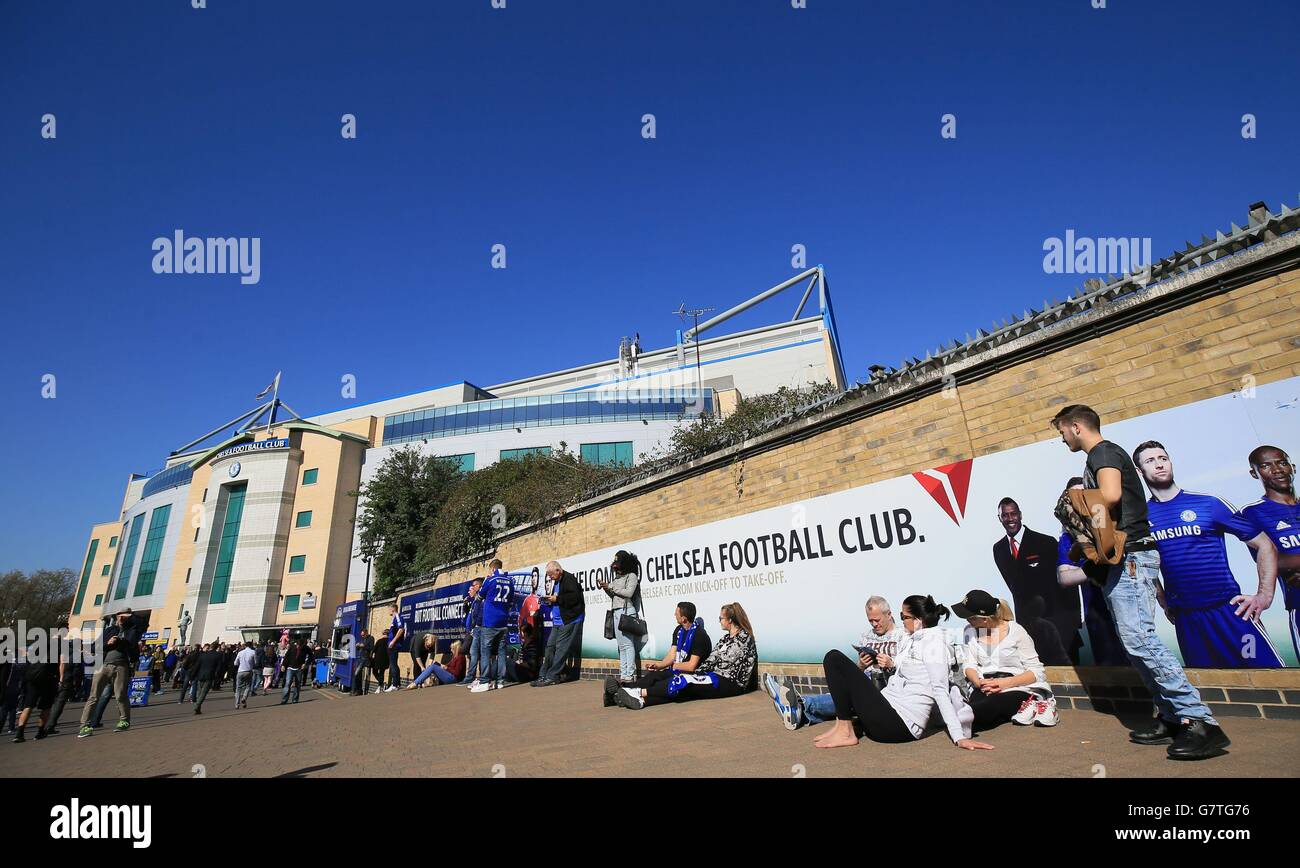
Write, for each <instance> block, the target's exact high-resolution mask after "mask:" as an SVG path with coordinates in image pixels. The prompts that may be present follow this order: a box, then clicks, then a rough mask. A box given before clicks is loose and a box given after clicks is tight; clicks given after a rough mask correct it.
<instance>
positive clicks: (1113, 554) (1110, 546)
mask: <svg viewBox="0 0 1300 868" xmlns="http://www.w3.org/2000/svg"><path fill="white" fill-rule="evenodd" d="M1055 513H1056V517H1057V518H1058V519H1060V521H1061V524H1063V525H1065V528H1066V530H1068V531H1069V533H1070V535H1071V536H1072V537H1074V545H1073V546H1072V547H1071V548H1070V557H1071V558H1073V559H1078V558H1080V557H1085V558H1087V559H1088V560H1089V561H1090V562H1091V563H1094V564H1098V565H1106V566H1114V565H1115V564H1117V563H1119V562H1120V561H1122V560H1124V543H1125V541H1126V540H1127V539H1128V534H1126V533H1124V531H1122V530H1119V529H1118V528H1116V527H1115V523H1114V522H1113V521H1111V518H1110V510H1109V509H1108V508H1107V507H1106V503H1105V501H1103V500H1102V498H1101V492H1100V491H1098V490H1097V489H1095V488H1067V489H1066V490H1065V491H1063V492H1061V497H1060V499H1059V500H1057V502H1056V510H1055Z"/></svg>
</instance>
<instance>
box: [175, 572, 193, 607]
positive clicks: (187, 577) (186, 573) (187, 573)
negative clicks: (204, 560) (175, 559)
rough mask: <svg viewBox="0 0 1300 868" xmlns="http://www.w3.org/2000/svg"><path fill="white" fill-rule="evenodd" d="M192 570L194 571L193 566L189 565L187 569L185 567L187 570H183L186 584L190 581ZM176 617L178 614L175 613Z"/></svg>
mask: <svg viewBox="0 0 1300 868" xmlns="http://www.w3.org/2000/svg"><path fill="white" fill-rule="evenodd" d="M192 572H194V568H193V567H190V568H189V569H187V570H186V571H185V584H187V585H188V584H189V583H190V573H192ZM176 617H178V618H179V617H180V616H179V615H177V616H176Z"/></svg>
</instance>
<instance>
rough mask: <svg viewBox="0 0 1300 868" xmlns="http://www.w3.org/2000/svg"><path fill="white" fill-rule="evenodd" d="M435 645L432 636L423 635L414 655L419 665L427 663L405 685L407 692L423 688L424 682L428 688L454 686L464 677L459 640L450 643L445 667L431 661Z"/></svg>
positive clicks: (429, 634) (428, 634)
mask: <svg viewBox="0 0 1300 868" xmlns="http://www.w3.org/2000/svg"><path fill="white" fill-rule="evenodd" d="M436 645H437V643H436V642H435V641H434V638H433V634H432V633H425V634H424V642H422V643H421V644H420V650H419V652H418V653H417V654H416V658H417V659H418V660H419V661H420V663H421V664H424V663H425V661H428V663H427V665H425V666H424V668H423V669H421V670H420V674H419V675H417V676H416V677H415V680H414V681H412V682H411V683H410V684H408V685H406V689H407V690H414V689H415V688H417V687H423V686H424V685H425V683H426V682H427V683H428V684H429V686H430V687H436V686H438V685H439V684H454V683H455V682H457V681H459V680H460V679H461V678H463V677H464V676H465V655H464V654H462V653H460V640H459V639H458V640H456V641H455V642H452V643H451V659H450V660H448V661H447V665H446V666H443V665H441V664H440V663H438V662H437V661H436V660H434V659H433V655H434V648H435V647H436ZM431 679H432V680H431Z"/></svg>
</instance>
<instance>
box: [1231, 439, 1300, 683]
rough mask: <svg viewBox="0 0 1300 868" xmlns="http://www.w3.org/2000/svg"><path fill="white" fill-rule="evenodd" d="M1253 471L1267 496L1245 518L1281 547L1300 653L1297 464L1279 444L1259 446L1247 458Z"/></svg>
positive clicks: (1286, 597) (1285, 594) (1285, 595)
mask: <svg viewBox="0 0 1300 868" xmlns="http://www.w3.org/2000/svg"><path fill="white" fill-rule="evenodd" d="M1247 460H1248V461H1249V462H1250V475H1251V476H1253V477H1254V478H1255V479H1258V480H1259V481H1260V482H1261V483H1263V485H1264V496H1263V498H1261V499H1260V500H1257V501H1255V502H1254V503H1252V504H1249V505H1247V506H1245V507H1243V508H1242V510H1241V515H1242V518H1244V519H1246V521H1248V522H1250V523H1251V524H1252V525H1253V526H1254V527H1255V528H1257V529H1258V530H1260V531H1261V532H1263V533H1266V534H1268V538H1269V539H1270V540H1272V541H1273V545H1274V546H1276V547H1277V577H1278V579H1279V580H1280V581H1281V584H1282V599H1283V602H1284V603H1285V604H1286V617H1287V623H1288V624H1289V626H1290V629H1291V644H1292V645H1293V646H1294V647H1295V653H1296V657H1300V622H1298V621H1297V616H1296V612H1297V611H1300V503H1297V502H1296V496H1295V465H1294V464H1292V463H1291V456H1289V455H1287V454H1286V453H1285V452H1283V451H1282V450H1281V449H1279V448H1277V447H1276V446H1259V447H1256V448H1255V449H1254V450H1252V451H1251V453H1250V456H1249V457H1248V458H1247Z"/></svg>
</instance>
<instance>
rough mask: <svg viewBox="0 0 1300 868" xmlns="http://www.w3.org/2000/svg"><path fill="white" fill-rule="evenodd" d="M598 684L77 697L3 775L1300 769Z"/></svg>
mask: <svg viewBox="0 0 1300 868" xmlns="http://www.w3.org/2000/svg"><path fill="white" fill-rule="evenodd" d="M601 690H602V689H601V684H600V682H598V681H580V682H575V683H571V684H563V685H559V686H556V687H547V688H530V687H528V686H527V685H522V684H521V685H511V686H509V687H507V688H505V689H503V690H494V691H490V692H488V693H483V694H471V693H470V692H469V691H468V690H467V689H466V688H464V687H458V686H455V685H444V686H440V687H433V688H425V689H421V690H411V691H405V690H404V691H398V692H394V693H387V694H381V695H379V694H371V695H368V696H359V697H352V696H348V695H345V694H341V693H338V692H337V691H335V690H334V689H332V688H325V689H318V690H313V689H307V690H304V691H303V693H302V701H301V702H300V703H298V704H297V705H286V706H280V705H279V694H278V693H275V694H273V695H271V696H264V695H263V696H256V697H254V698H252V699H251V700H250V701H249V707H248V709H247V710H244V709H236V708H235V707H234V704H235V703H234V692H233V690H230V689H229V688H227V689H225V690H222V691H220V692H217V693H211V694H209V696H208V699H207V701H206V703H205V704H204V707H203V714H202V715H201V716H196V715H195V714H194V713H193V711H192V706H191V705H190V704H189V703H185V704H183V705H182V704H177V703H176V697H177V693H176V692H175V691H172V690H169V691H167V692H165V693H163V694H162V695H161V696H158V697H154V698H153V700H152V704H151V705H149V706H148V707H145V708H136V709H133V710H132V726H131V729H130V730H129V731H128V732H124V733H115V732H113V731H112V726H113V724H114V723H115V722H116V720H115V719H116V714H117V711H116V704H115V703H110V704H109V707H108V712H107V713H106V714H105V717H104V722H105V726H104V728H103V729H99V730H96V731H95V734H94V735H93V736H92V737H90V738H86V739H78V738H77V737H76V732H77V722H78V719H79V716H80V713H81V705H80V704H77V705H69V706H68V708H67V709H66V710H65V711H64V714H63V720H62V722H61V724H60V733H59V735H57V736H52V737H50V738H47V739H45V740H43V741H35V740H34V739H33V735H34V734H35V730H36V726H35V722H34V721H33V722H31V723H29V724H28V729H27V741H26V742H25V743H23V744H12V743H10V741H9V739H10V736H8V735H5V736H4V737H3V739H2V740H0V777H7V778H9V777H37V778H66V777H92V778H99V777H106V776H112V775H128V776H131V777H140V778H150V777H200V776H206V777H241V778H255V777H340V776H345V777H384V778H388V777H394V776H409V777H453V776H454V777H612V776H634V777H680V776H702V777H718V776H726V777H809V778H812V777H908V776H923V777H971V776H975V777H1080V778H1093V777H1112V778H1117V777H1161V778H1193V777H1195V778H1200V777H1211V778H1221V777H1222V778H1227V777H1240V778H1247V777H1278V776H1282V777H1294V776H1300V723H1297V722H1291V721H1280V720H1263V719H1259V720H1254V719H1250V720H1246V719H1228V720H1225V721H1222V723H1223V725H1224V728H1225V730H1226V731H1227V732H1228V735H1229V736H1230V737H1231V738H1232V746H1231V747H1230V748H1229V750H1228V753H1227V754H1226V755H1224V756H1221V757H1217V758H1215V759H1211V760H1206V761H1202V762H1174V761H1171V760H1169V759H1167V758H1166V757H1165V749H1164V747H1159V746H1157V747H1142V746H1139V745H1135V744H1131V743H1129V742H1128V740H1127V738H1126V736H1125V733H1126V732H1127V729H1128V726H1129V725H1133V724H1136V723H1138V722H1140V721H1136V720H1133V719H1131V718H1129V719H1127V720H1124V719H1120V718H1117V717H1114V716H1112V715H1108V714H1103V713H1100V712H1095V711H1063V712H1061V722H1060V724H1059V725H1058V726H1056V727H1053V728H1045V727H1032V726H1031V727H1019V726H1014V725H1011V724H1007V725H1005V726H1002V727H998V728H996V729H994V730H991V731H989V732H987V733H985V734H983V735H982V736H980V738H981V739H982V740H984V741H987V742H989V743H991V744H993V745H994V746H995V747H996V749H995V750H992V751H977V752H970V751H964V750H959V749H957V748H955V747H954V746H953V745H952V743H951V742H949V741H948V739H947V737H946V736H944V735H943V734H941V733H940V734H936V735H933V736H930V737H927V738H925V739H923V740H922V741H920V742H918V743H915V744H908V745H882V744H874V743H872V742H869V741H865V740H864V741H862V742H861V743H860V744H858V745H857V746H856V747H849V748H839V749H835V750H823V749H817V748H814V747H813V746H812V739H813V737H814V736H815V735H817V734H818V733H819V732H825V731H826V726H827V725H825V724H824V725H822V726H819V727H812V728H804V729H800V730H798V731H796V732H789V731H787V730H786V729H785V728H784V727H783V726H782V725H781V722H780V720H779V718H778V717H777V715H776V712H775V711H774V710H773V707H772V703H771V700H769V699H768V697H767V694H765V693H763V692H762V691H759V692H757V693H753V694H749V695H746V696H741V697H736V698H733V699H722V700H713V701H699V702H687V703H682V704H680V705H665V706H656V707H654V708H649V709H643V710H641V711H628V710H626V709H622V708H617V707H614V708H602V707H601Z"/></svg>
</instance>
